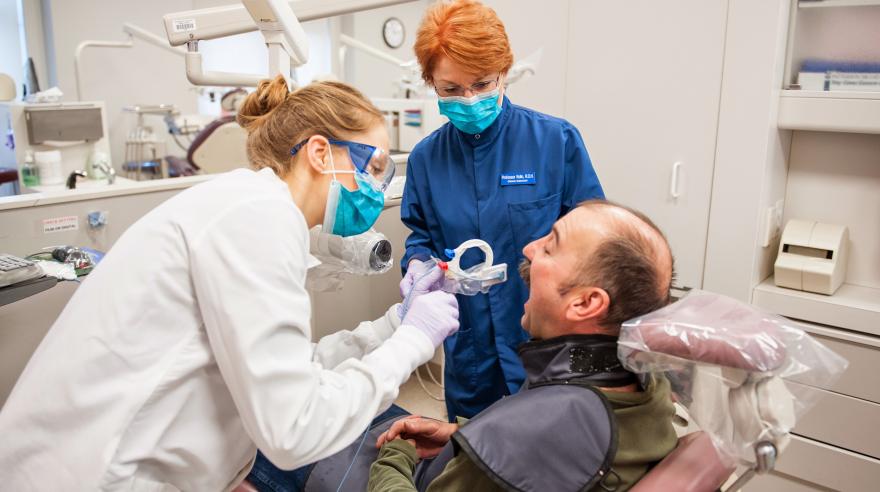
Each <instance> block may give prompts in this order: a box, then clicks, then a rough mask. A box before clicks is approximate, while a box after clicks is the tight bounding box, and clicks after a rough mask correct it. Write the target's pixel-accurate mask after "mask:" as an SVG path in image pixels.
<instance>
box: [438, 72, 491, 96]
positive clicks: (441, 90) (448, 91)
mask: <svg viewBox="0 0 880 492" xmlns="http://www.w3.org/2000/svg"><path fill="white" fill-rule="evenodd" d="M500 79H501V76H500V75H499V76H497V77H495V78H494V79H492V80H483V81H481V82H477V83H476V84H473V85H472V86H470V87H468V88H464V87H459V86H457V85H449V86H444V87H437V86H436V85H435V86H434V89H435V90H436V91H437V94H439V95H440V97H462V96H464V95H465V94H466V93H467V92H470V93H471V94H482V93H484V92H489V91H494V90H495V88H496V87H498V81H499V80H500Z"/></svg>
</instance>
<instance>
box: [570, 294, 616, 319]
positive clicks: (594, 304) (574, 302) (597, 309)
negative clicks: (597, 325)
mask: <svg viewBox="0 0 880 492" xmlns="http://www.w3.org/2000/svg"><path fill="white" fill-rule="evenodd" d="M571 294H572V296H571V298H570V299H569V300H568V305H567V306H566V309H565V319H566V320H568V321H574V322H581V321H590V320H593V321H597V322H598V321H599V320H602V319H604V318H605V315H606V314H607V313H608V308H609V307H610V306H611V298H609V297H608V293H607V292H605V289H601V288H599V287H584V288H581V289H576V290H574V291H572V292H571Z"/></svg>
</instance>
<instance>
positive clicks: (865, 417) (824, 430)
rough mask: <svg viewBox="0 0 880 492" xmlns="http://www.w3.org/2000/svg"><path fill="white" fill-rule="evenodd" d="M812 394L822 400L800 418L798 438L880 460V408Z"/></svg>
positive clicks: (835, 395) (828, 394)
mask: <svg viewBox="0 0 880 492" xmlns="http://www.w3.org/2000/svg"><path fill="white" fill-rule="evenodd" d="M812 391H814V392H816V393H818V394H819V395H821V399H820V400H819V401H818V403H816V406H814V407H813V408H812V409H810V410H809V411H808V412H807V413H806V414H805V415H804V416H802V417H801V418H800V420H799V421H798V423H797V426H796V427H795V429H794V432H795V433H796V434H798V435H801V436H805V437H809V438H812V439H816V440H817V441H822V442H825V443H828V444H831V445H833V446H838V447H841V448H844V449H848V450H850V451H855V452H857V453H861V454H866V455H868V456H871V457H874V458H880V425H878V423H880V405H878V404H876V403H872V402H869V401H865V400H860V399H858V398H853V397H851V396H845V395H841V394H838V393H832V392H830V391H824V390H819V389H813V390H812ZM877 478H878V479H880V475H878V477H877Z"/></svg>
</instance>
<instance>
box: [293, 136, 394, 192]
mask: <svg viewBox="0 0 880 492" xmlns="http://www.w3.org/2000/svg"><path fill="white" fill-rule="evenodd" d="M327 141H328V142H330V145H336V146H338V147H345V148H346V149H348V157H349V158H350V159H351V163H352V164H354V167H355V169H357V170H358V172H360V173H364V174H369V175H370V176H372V177H373V178H375V179H376V181H378V182H379V184H380V186H381V189H382V191H385V188H387V187H388V184H389V183H391V179H392V178H394V162H393V161H392V160H391V156H389V155H388V153H387V152H385V151H384V150H382V149H380V148H379V147H373V146H372V145H367V144H362V143H360V142H350V141H348V140H336V139H332V138H328V139H327ZM308 142H309V140H308V139H306V140H303V141H302V142H300V143H298V144H296V145H294V146H293V148H292V149H290V155H291V156H293V155H296V153H297V152H298V151H299V149H301V148H302V147H303V146H304V145H305V144H307V143H308ZM337 172H342V171H337Z"/></svg>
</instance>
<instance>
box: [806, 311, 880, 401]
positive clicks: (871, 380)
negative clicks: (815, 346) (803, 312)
mask: <svg viewBox="0 0 880 492" xmlns="http://www.w3.org/2000/svg"><path fill="white" fill-rule="evenodd" d="M811 328H813V327H809V326H808V327H807V330H808V331H809V332H810V333H811V334H812V335H813V336H814V337H815V338H816V339H817V340H819V341H820V342H822V344H823V345H825V346H826V347H828V348H830V349H831V350H833V351H835V352H836V353H837V354H838V355H840V356H841V357H843V358H845V359H846V360H848V361H849V366H847V368H846V371H844V373H843V374H842V375H841V376H840V379H838V380H837V382H836V383H835V384H834V386H832V387H831V389H832V390H833V391H836V392H838V393H843V394H844V395H850V396H855V397H856V398H863V399H865V400H868V401H872V402H874V403H880V378H878V377H877V376H878V375H880V348H877V347H876V346H873V347H872V346H870V345H865V344H861V343H854V342H851V341H848V340H843V339H840V338H833V337H830V336H825V335H823V334H820V333H819V332H818V331H813V329H811ZM835 331H836V330H834V329H831V328H825V329H824V330H822V333H827V334H833V333H834V332H835ZM856 339H857V340H861V339H864V340H865V341H872V342H873V341H875V340H876V342H877V343H878V344H880V338H878V337H867V336H859V337H858V338H856Z"/></svg>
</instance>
